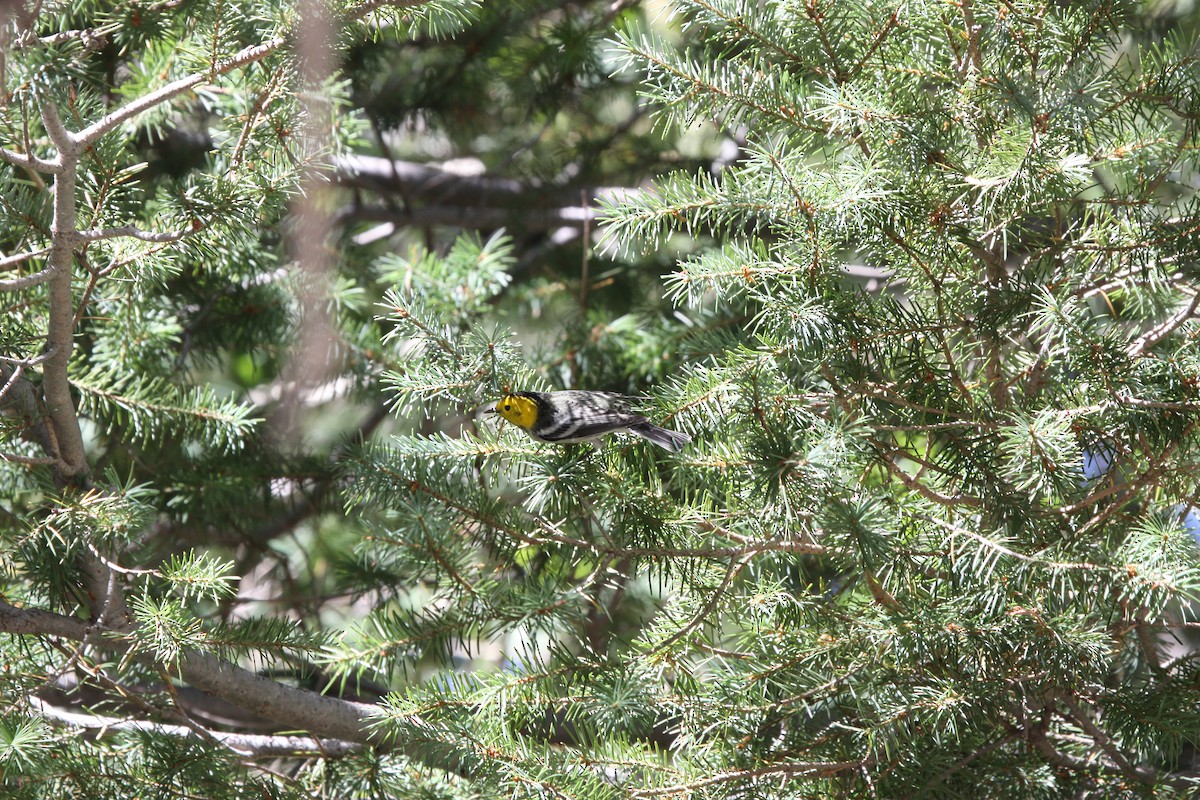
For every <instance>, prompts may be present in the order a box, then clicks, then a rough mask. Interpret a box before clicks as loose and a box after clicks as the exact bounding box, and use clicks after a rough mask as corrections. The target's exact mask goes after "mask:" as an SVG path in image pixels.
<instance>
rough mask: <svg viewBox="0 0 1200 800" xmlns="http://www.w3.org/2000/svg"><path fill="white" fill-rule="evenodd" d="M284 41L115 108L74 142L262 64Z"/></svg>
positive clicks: (279, 39) (248, 50)
mask: <svg viewBox="0 0 1200 800" xmlns="http://www.w3.org/2000/svg"><path fill="white" fill-rule="evenodd" d="M286 41H287V40H286V39H284V38H283V37H282V36H277V37H276V38H274V39H269V40H268V41H266V42H263V43H262V44H256V45H254V46H252V47H246V48H243V49H242V50H241V51H239V52H238V53H236V54H235V55H234V56H232V57H231V58H229V59H227V60H225V61H222V62H221V63H219V64H215V65H214V66H213V69H212V70H211V71H205V72H196V73H193V74H191V75H188V76H187V77H184V78H180V79H179V80H177V81H172V82H171V83H168V84H167V85H166V86H163V87H162V88H160V89H157V90H155V91H153V92H151V93H150V94H147V95H143V96H142V97H139V98H138V99H137V100H134V101H132V102H130V103H128V104H126V105H124V106H122V107H121V108H118V109H117V110H116V111H113V112H111V113H108V114H105V115H104V116H103V117H101V118H100V119H99V120H97V121H96V122H93V123H92V124H91V125H89V126H87V127H86V128H84V129H83V130H81V131H79V133H77V134H75V137H74V138H75V141H77V142H78V143H79V144H80V145H82V146H86V145H89V144H91V143H92V142H94V141H96V140H97V139H99V138H100V137H101V136H103V135H104V134H105V133H107V132H109V131H110V130H112V129H113V128H115V127H117V126H118V125H120V124H121V123H122V122H125V121H127V120H130V119H132V118H134V117H136V116H137V115H138V114H141V113H142V112H143V111H149V110H150V109H152V108H154V107H155V106H157V105H159V104H160V103H165V102H166V101H168V100H170V99H172V98H174V97H177V96H178V95H181V94H183V93H184V92H186V91H188V90H189V89H194V88H195V87H197V86H200V85H201V84H204V83H207V82H208V81H210V80H212V78H213V77H214V76H216V75H223V74H225V73H227V72H231V71H233V70H235V69H240V68H241V67H244V66H246V65H248V64H252V63H254V62H255V61H261V60H262V59H264V58H266V57H267V56H269V55H271V53H274V52H275V51H276V50H278V49H279V48H280V47H282V46H283V45H284V43H285V42H286ZM56 144H57V142H56Z"/></svg>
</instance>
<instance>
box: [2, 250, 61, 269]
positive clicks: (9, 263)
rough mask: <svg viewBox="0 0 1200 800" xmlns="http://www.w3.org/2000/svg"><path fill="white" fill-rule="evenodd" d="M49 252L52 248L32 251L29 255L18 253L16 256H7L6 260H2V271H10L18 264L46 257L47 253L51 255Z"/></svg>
mask: <svg viewBox="0 0 1200 800" xmlns="http://www.w3.org/2000/svg"><path fill="white" fill-rule="evenodd" d="M49 252H50V248H48V247H43V248H42V249H41V250H30V251H29V252H27V253H17V254H16V255H12V256H5V257H4V258H0V269H8V268H9V267H14V266H16V265H17V264H20V263H22V262H23V261H28V260H29V259H31V258H37V257H38V256H44V255H46V253H49Z"/></svg>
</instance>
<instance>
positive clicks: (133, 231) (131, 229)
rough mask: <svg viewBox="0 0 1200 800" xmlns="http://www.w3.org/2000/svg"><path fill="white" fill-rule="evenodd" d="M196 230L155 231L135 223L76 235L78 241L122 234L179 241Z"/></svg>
mask: <svg viewBox="0 0 1200 800" xmlns="http://www.w3.org/2000/svg"><path fill="white" fill-rule="evenodd" d="M194 232H195V231H194V230H190V229H184V230H178V231H164V232H161V233H156V232H154V231H144V230H141V229H140V228H138V227H137V226H134V225H123V226H121V227H119V228H93V229H92V230H87V231H79V233H77V234H76V235H75V237H76V240H77V241H81V242H96V241H100V240H101V239H117V238H120V237H122V236H125V237H132V238H134V239H139V240H141V241H143V242H178V241H179V240H180V239H182V238H183V237H185V236H187V235H188V234H191V233H194Z"/></svg>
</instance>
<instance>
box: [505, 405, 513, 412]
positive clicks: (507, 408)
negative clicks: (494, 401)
mask: <svg viewBox="0 0 1200 800" xmlns="http://www.w3.org/2000/svg"><path fill="white" fill-rule="evenodd" d="M504 410H505V411H512V406H505V407H504Z"/></svg>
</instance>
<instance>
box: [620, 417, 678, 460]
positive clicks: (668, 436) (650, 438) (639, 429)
mask: <svg viewBox="0 0 1200 800" xmlns="http://www.w3.org/2000/svg"><path fill="white" fill-rule="evenodd" d="M628 430H629V432H630V433H632V434H635V435H637V436H640V437H642V438H643V439H645V440H646V441H647V442H653V443H654V444H656V445H658V446H659V447H661V448H662V449H664V450H670V451H671V452H672V453H678V452H679V451H680V450H682V449H683V446H684V445H685V444H687V443H688V442H690V441H691V440H692V437H690V436H688V435H687V434H686V433H680V432H679V431H669V430H667V429H666V428H660V427H658V426H657V425H655V424H653V423H651V422H639V423H638V424H637V425H630V426H629V428H628Z"/></svg>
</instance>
